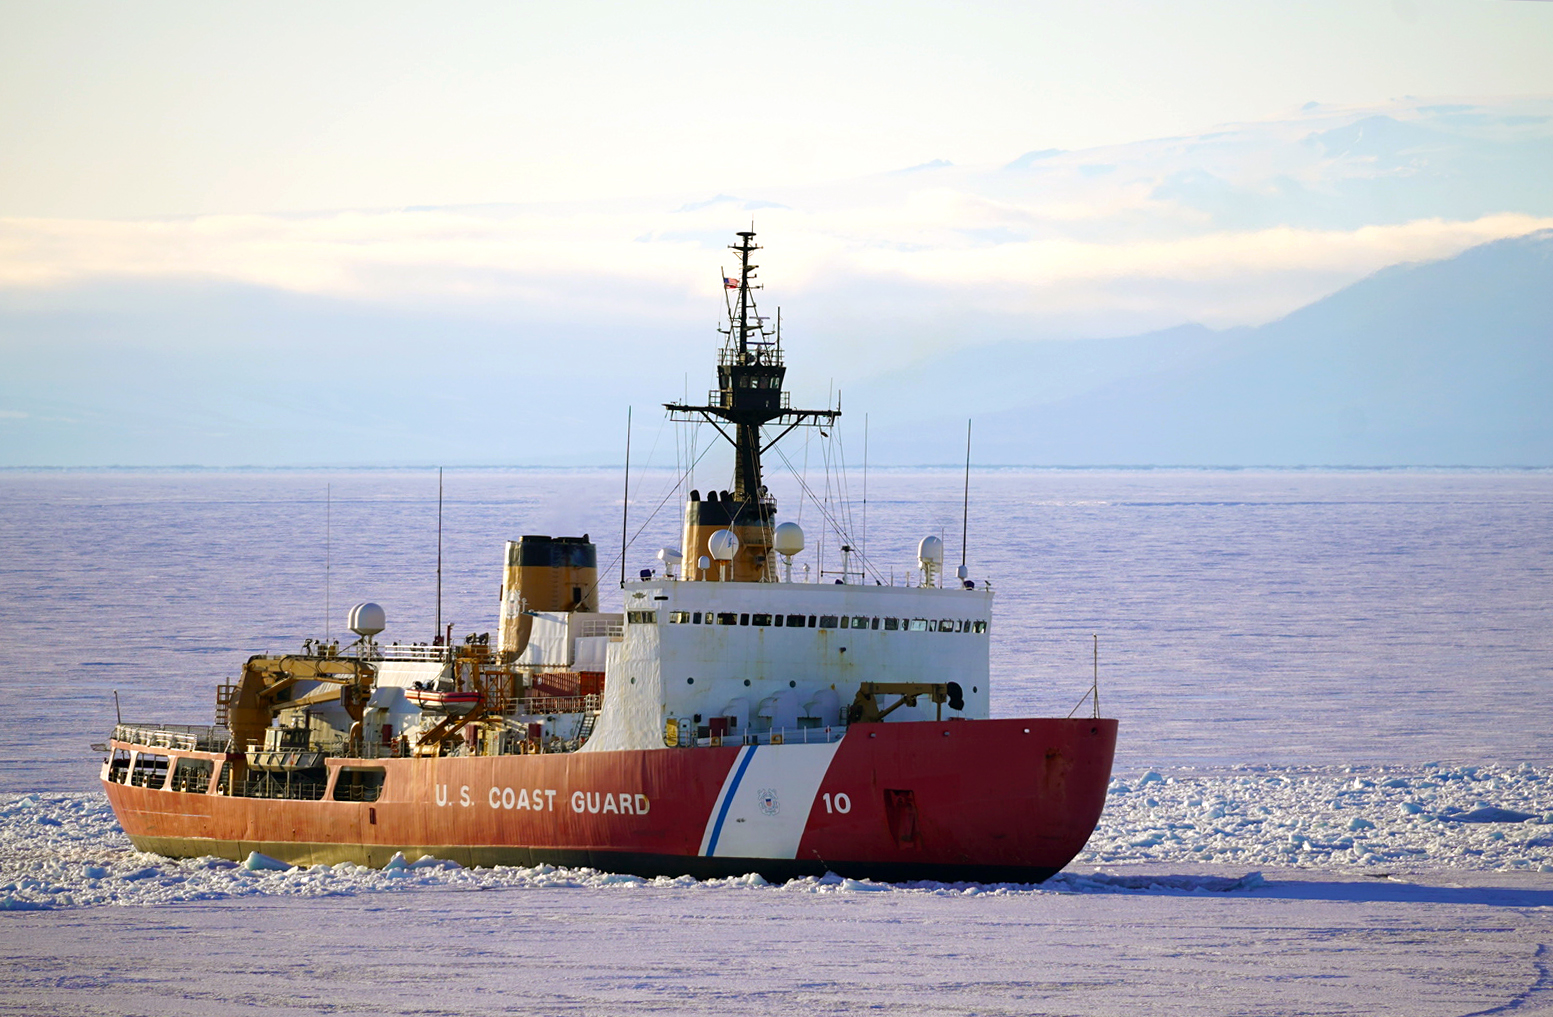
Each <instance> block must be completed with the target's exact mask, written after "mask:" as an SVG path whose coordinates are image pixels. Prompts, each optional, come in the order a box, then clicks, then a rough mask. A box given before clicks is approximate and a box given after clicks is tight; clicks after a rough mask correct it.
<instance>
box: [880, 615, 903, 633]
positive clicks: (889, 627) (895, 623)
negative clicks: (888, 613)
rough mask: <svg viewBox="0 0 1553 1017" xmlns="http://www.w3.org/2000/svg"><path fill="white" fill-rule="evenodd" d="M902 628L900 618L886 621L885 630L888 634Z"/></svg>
mask: <svg viewBox="0 0 1553 1017" xmlns="http://www.w3.org/2000/svg"><path fill="white" fill-rule="evenodd" d="M900 627H901V620H900V619H899V618H886V619H885V620H884V630H885V631H886V632H894V631H896V630H897V629H899V628H900Z"/></svg>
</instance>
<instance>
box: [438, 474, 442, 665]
mask: <svg viewBox="0 0 1553 1017" xmlns="http://www.w3.org/2000/svg"><path fill="white" fill-rule="evenodd" d="M437 638H438V639H441V638H442V467H440V466H439V467H437Z"/></svg>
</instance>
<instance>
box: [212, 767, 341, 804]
mask: <svg viewBox="0 0 1553 1017" xmlns="http://www.w3.org/2000/svg"><path fill="white" fill-rule="evenodd" d="M327 786H328V785H327V784H326V783H325V782H323V781H316V780H289V781H288V780H283V779H276V778H275V777H273V776H271V775H269V774H266V775H265V776H263V777H249V778H248V779H247V780H240V781H238V782H237V783H236V784H234V785H233V787H232V792H231V796H232V797H233V798H279V799H288V800H292V801H304V802H317V801H322V800H323V797H324V789H325V788H326V787H327Z"/></svg>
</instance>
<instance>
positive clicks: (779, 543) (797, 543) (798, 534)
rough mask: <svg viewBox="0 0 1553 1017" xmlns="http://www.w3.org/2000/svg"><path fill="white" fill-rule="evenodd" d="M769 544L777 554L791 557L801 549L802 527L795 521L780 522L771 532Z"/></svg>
mask: <svg viewBox="0 0 1553 1017" xmlns="http://www.w3.org/2000/svg"><path fill="white" fill-rule="evenodd" d="M771 546H772V547H773V548H775V549H776V553H777V554H782V555H787V556H788V557H792V556H793V555H795V554H798V553H799V552H800V551H802V550H803V527H802V526H799V525H798V524H797V523H781V524H780V525H778V526H777V528H776V532H775V533H774V534H772V537H771Z"/></svg>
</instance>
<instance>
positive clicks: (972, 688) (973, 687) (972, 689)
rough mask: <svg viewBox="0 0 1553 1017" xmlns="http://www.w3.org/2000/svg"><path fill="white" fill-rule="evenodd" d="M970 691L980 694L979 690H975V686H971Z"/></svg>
mask: <svg viewBox="0 0 1553 1017" xmlns="http://www.w3.org/2000/svg"><path fill="white" fill-rule="evenodd" d="M971 691H972V692H980V691H981V690H980V689H978V688H977V687H976V686H974V685H972V686H971Z"/></svg>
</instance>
